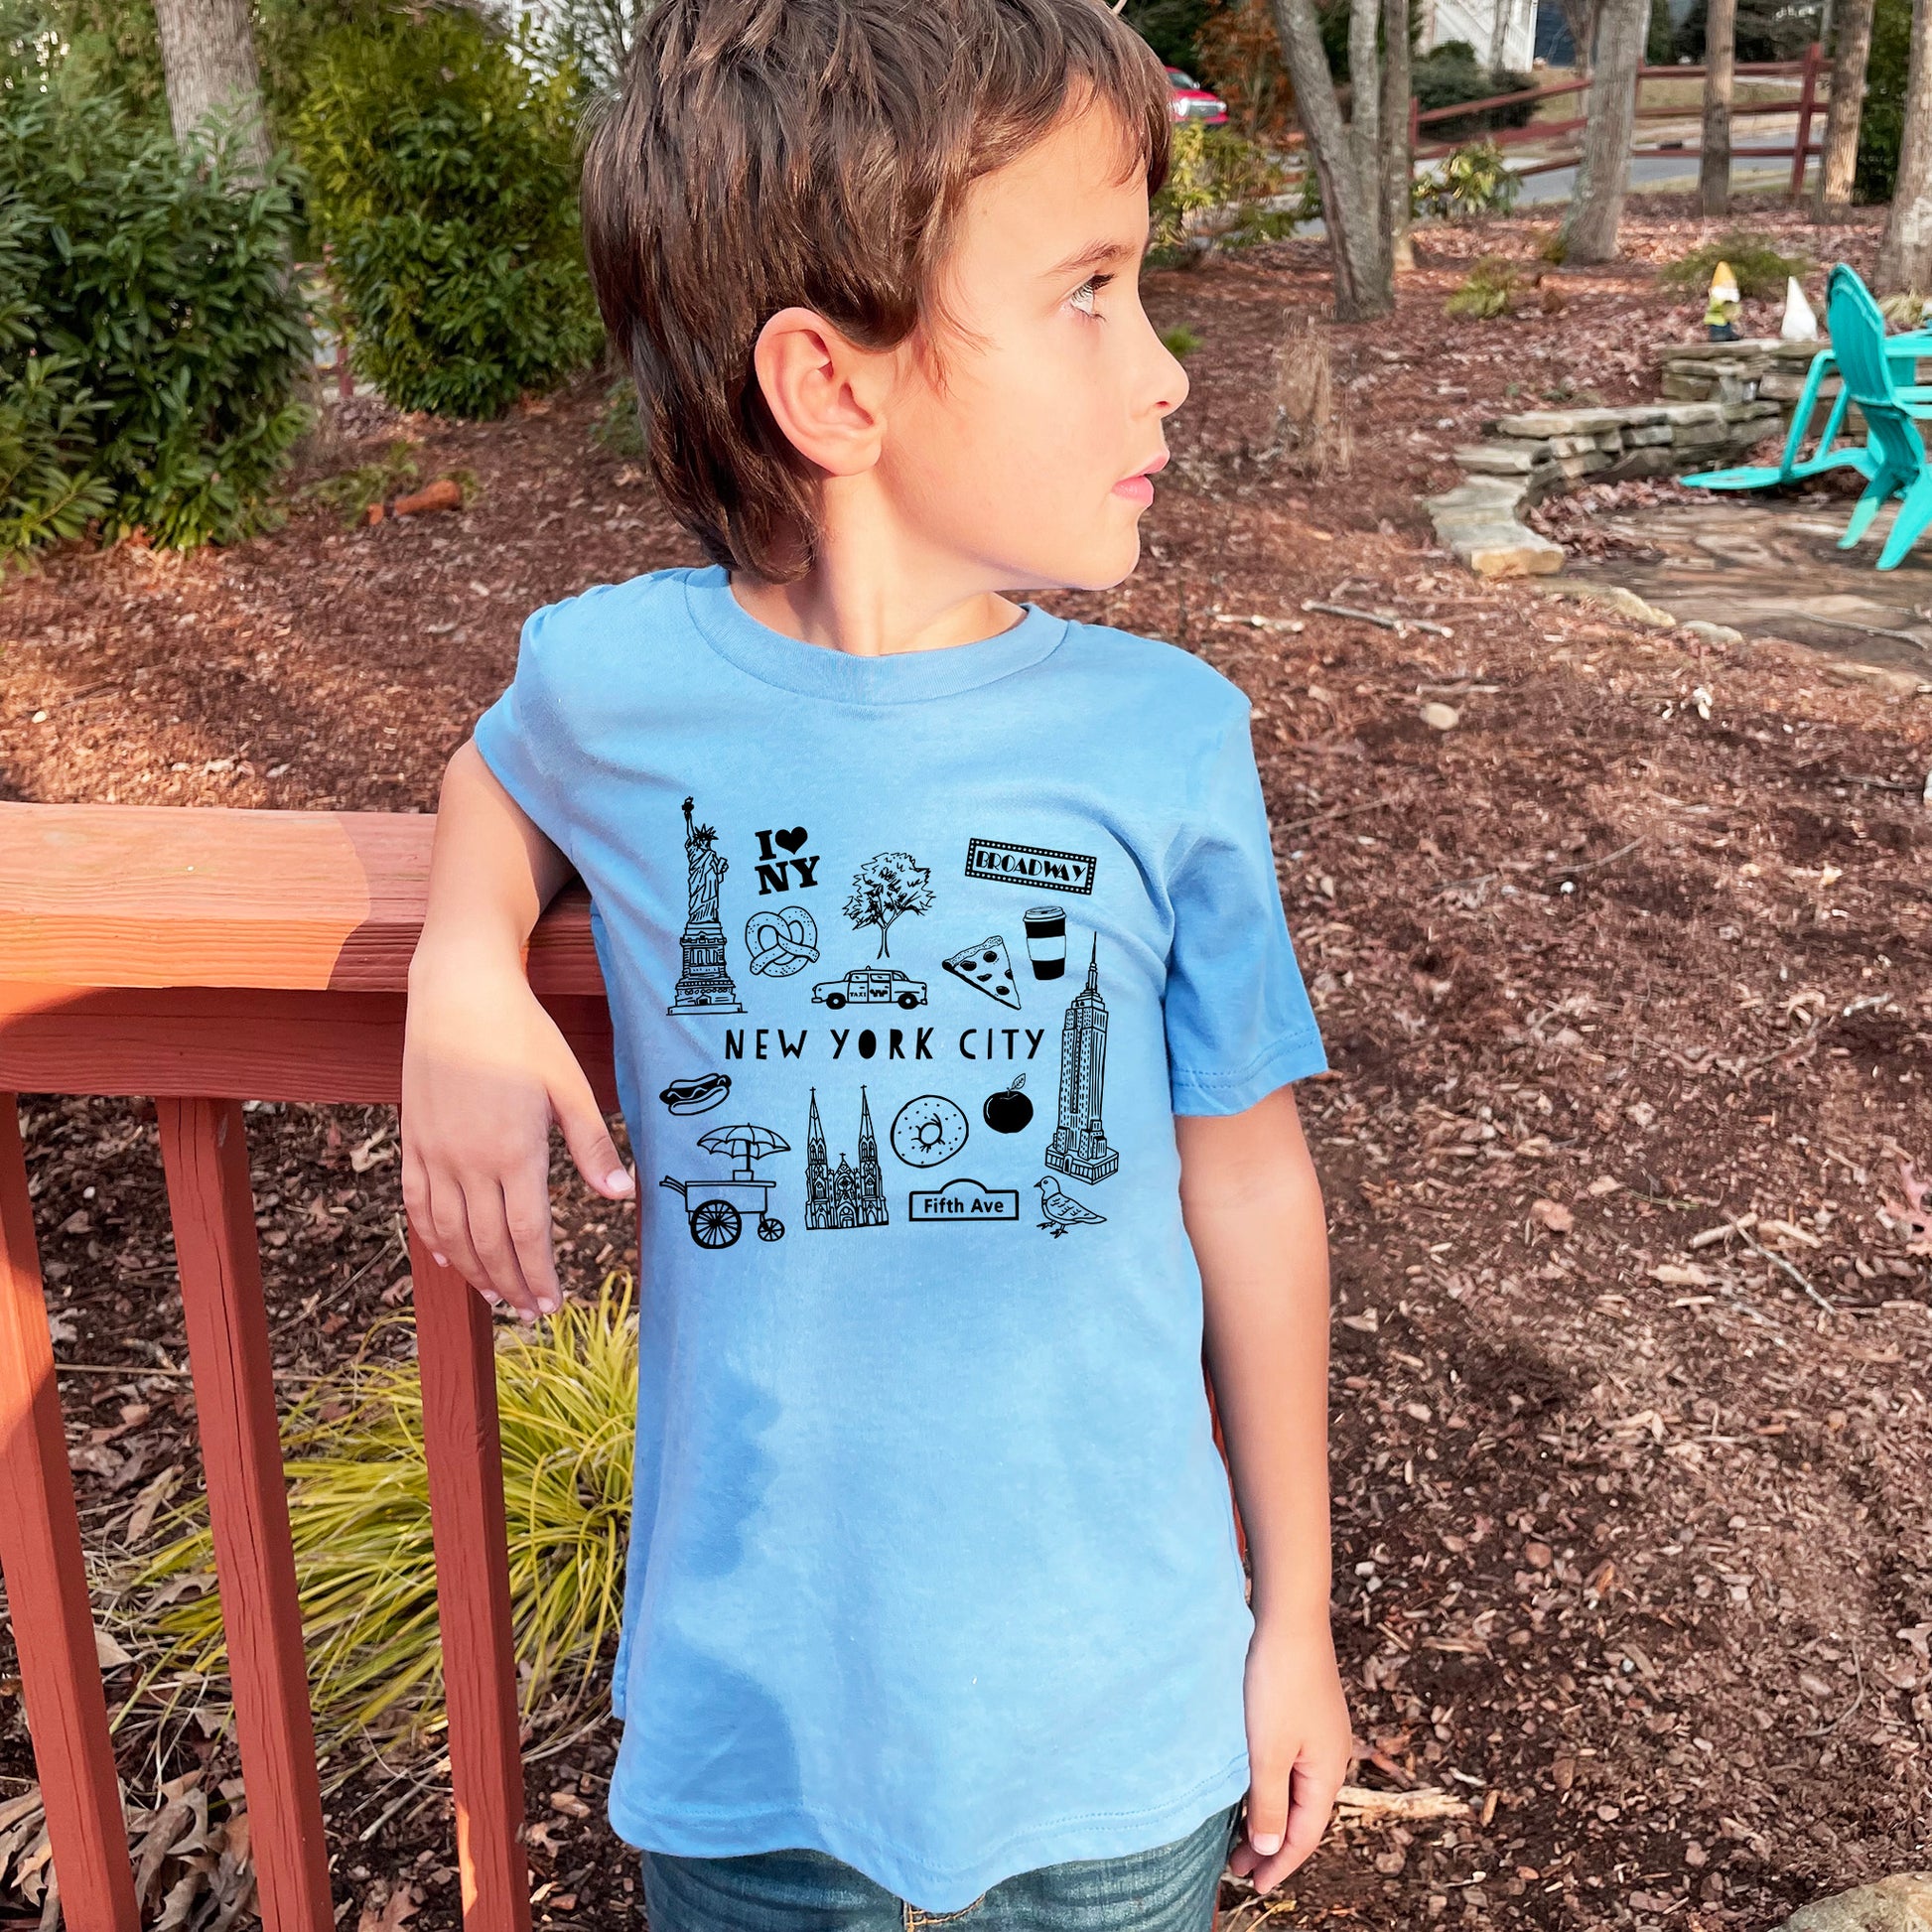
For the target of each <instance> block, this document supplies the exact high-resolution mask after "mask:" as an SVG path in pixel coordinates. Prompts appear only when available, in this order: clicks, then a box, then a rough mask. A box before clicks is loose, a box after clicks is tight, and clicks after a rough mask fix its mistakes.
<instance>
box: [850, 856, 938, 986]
mask: <svg viewBox="0 0 1932 1932" xmlns="http://www.w3.org/2000/svg"><path fill="white" fill-rule="evenodd" d="M931 904H932V868H931V867H930V866H922V865H920V864H918V863H917V862H916V861H915V860H914V859H913V857H912V855H911V853H909V852H881V853H878V854H876V855H875V856H874V857H872V858H870V859H868V860H867V861H866V863H865V864H864V865H863V866H861V867H860V868H859V870H858V871H857V872H855V873H854V874H853V875H852V897H850V898H848V899H847V900H846V902H845V916H846V917H847V918H848V919H850V920H851V921H852V923H853V925H854V926H855V927H856V928H857V929H858V930H859V931H861V932H863V931H864V930H865V929H866V927H867V926H869V925H876V926H877V927H878V928H879V957H880V958H881V959H885V958H887V957H889V954H888V950H887V945H886V940H887V936H888V935H889V934H890V933H891V931H892V928H893V921H894V920H895V919H897V918H898V917H900V916H901V915H902V914H904V913H906V912H923V911H925V910H926V909H927V908H928V907H929V906H930V905H931Z"/></svg>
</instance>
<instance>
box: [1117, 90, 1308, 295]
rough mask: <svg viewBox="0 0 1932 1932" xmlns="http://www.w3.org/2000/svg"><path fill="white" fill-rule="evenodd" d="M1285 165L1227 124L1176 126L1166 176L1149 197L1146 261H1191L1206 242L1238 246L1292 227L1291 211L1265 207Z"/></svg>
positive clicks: (1280, 185) (1277, 235) (1277, 187)
mask: <svg viewBox="0 0 1932 1932" xmlns="http://www.w3.org/2000/svg"><path fill="white" fill-rule="evenodd" d="M1287 179H1288V174H1287V170H1286V169H1285V168H1284V167H1283V166H1282V164H1281V163H1280V162H1279V161H1277V160H1276V159H1275V158H1274V156H1273V155H1271V154H1269V153H1268V152H1267V150H1266V149H1264V148H1261V147H1258V146H1257V145H1256V144H1255V143H1254V142H1252V141H1250V140H1248V139H1247V138H1246V137H1245V136H1244V135H1241V134H1237V133H1236V132H1235V131H1234V129H1233V128H1231V127H1201V126H1199V125H1198V124H1194V125H1189V126H1184V127H1177V128H1175V129H1174V131H1173V150H1172V159H1171V162H1170V165H1169V169H1168V179H1167V181H1166V183H1165V184H1164V185H1163V187H1162V189H1161V192H1160V193H1159V194H1158V195H1157V196H1155V198H1154V206H1153V227H1152V230H1151V233H1150V237H1149V244H1148V256H1149V265H1150V266H1151V267H1155V268H1162V267H1172V266H1173V265H1174V264H1175V263H1177V262H1183V261H1189V260H1198V259H1199V258H1200V255H1201V254H1202V253H1203V252H1204V251H1205V249H1206V248H1208V247H1221V248H1245V247H1248V246H1251V245H1252V244H1253V243H1255V242H1258V241H1278V240H1280V239H1281V237H1282V236H1283V235H1286V234H1290V233H1292V232H1293V231H1294V228H1295V223H1296V221H1297V219H1298V218H1300V217H1299V216H1298V213H1297V211H1296V210H1295V209H1294V208H1271V207H1267V206H1265V204H1267V203H1268V202H1270V201H1272V200H1274V199H1275V198H1276V197H1277V196H1279V195H1280V194H1281V193H1282V190H1283V187H1284V185H1285V183H1286V182H1287Z"/></svg>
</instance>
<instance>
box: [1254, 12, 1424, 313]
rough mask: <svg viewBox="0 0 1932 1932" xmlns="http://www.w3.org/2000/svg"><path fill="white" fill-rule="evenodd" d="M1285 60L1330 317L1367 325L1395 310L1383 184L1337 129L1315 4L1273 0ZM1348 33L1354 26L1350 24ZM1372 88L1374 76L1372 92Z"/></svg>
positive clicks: (1338, 114)
mask: <svg viewBox="0 0 1932 1932" xmlns="http://www.w3.org/2000/svg"><path fill="white" fill-rule="evenodd" d="M1270 4H1271V5H1272V7H1273V8H1274V13H1275V31H1276V32H1277V33H1278V34H1279V35H1280V36H1281V43H1282V59H1283V61H1284V63H1285V64H1286V66H1287V68H1288V74H1289V79H1290V80H1291V81H1292V82H1293V83H1294V86H1295V111H1296V112H1297V114H1298V115H1300V117H1301V121H1302V131H1303V133H1305V134H1306V135H1307V136H1308V143H1309V156H1310V159H1311V161H1312V162H1313V164H1314V172H1315V179H1316V180H1317V181H1318V182H1319V183H1320V184H1321V217H1322V219H1323V220H1324V221H1325V222H1326V223H1327V227H1328V253H1329V257H1330V259H1331V260H1332V261H1333V264H1334V275H1335V318H1336V320H1337V321H1339V322H1366V321H1368V320H1370V319H1371V318H1373V317H1375V316H1385V315H1387V314H1388V313H1389V311H1390V309H1392V308H1393V307H1394V306H1395V298H1394V294H1393V291H1392V289H1391V286H1390V284H1391V276H1390V271H1389V256H1388V250H1387V248H1386V247H1385V246H1384V245H1383V240H1382V218H1381V216H1382V209H1381V178H1380V175H1379V173H1378V172H1376V171H1374V170H1371V171H1370V173H1369V174H1368V175H1367V177H1366V178H1364V176H1363V175H1362V173H1361V171H1360V170H1359V169H1358V168H1357V167H1356V165H1355V155H1354V151H1353V147H1352V145H1351V142H1350V139H1349V133H1348V129H1347V128H1346V127H1345V126H1344V125H1343V124H1342V118H1341V105H1340V103H1339V102H1338V101H1337V100H1336V99H1335V88H1334V82H1333V80H1332V79H1331V78H1330V76H1329V73H1328V57H1327V56H1326V55H1325V54H1324V53H1323V52H1322V50H1321V30H1320V28H1319V27H1318V26H1316V24H1315V18H1314V6H1313V0H1270ZM1351 31H1352V22H1351ZM1374 85H1375V79H1374V69H1373V68H1371V69H1370V71H1369V87H1370V89H1371V91H1372V90H1373V88H1374Z"/></svg>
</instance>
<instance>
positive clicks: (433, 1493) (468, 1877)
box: [409, 1235, 530, 1932]
mask: <svg viewBox="0 0 1932 1932" xmlns="http://www.w3.org/2000/svg"><path fill="white" fill-rule="evenodd" d="M409 1266H410V1272H411V1275H412V1276H413V1278H414V1281H415V1289H416V1355H417V1365H418V1367H419V1369H420V1371H421V1373H422V1378H423V1449H424V1453H425V1455H426V1457H427V1458H428V1463H429V1507H430V1521H431V1525H432V1527H433V1529H434V1531H435V1537H436V1598H437V1610H438V1615H439V1617H440V1620H441V1623H442V1631H443V1687H444V1694H445V1696H446V1697H447V1699H448V1701H449V1712H450V1771H451V1783H452V1785H453V1787H454V1790H455V1796H456V1842H457V1863H458V1866H459V1868H460V1871H461V1874H462V1880H463V1923H464V1927H465V1932H530V1869H529V1862H528V1860H527V1859H526V1858H525V1856H524V1851H523V1761H522V1754H521V1751H520V1748H519V1744H518V1736H517V1716H516V1653H515V1645H514V1643H513V1641H512V1635H511V1628H510V1581H509V1552H508V1548H507V1545H506V1543H505V1538H504V1521H503V1449H502V1440H501V1438H500V1436H499V1435H498V1433H497V1422H496V1358H495V1349H494V1335H493V1333H492V1330H491V1323H490V1315H489V1311H488V1309H487V1307H486V1306H485V1305H484V1303H483V1298H482V1297H481V1296H480V1295H478V1294H477V1293H476V1292H475V1291H474V1290H473V1289H472V1288H471V1287H470V1285H469V1283H468V1282H466V1281H465V1280H464V1279H463V1277H462V1276H461V1275H459V1274H458V1273H457V1272H456V1271H455V1270H454V1269H451V1268H439V1267H438V1266H437V1264H436V1262H435V1261H434V1260H433V1259H432V1258H431V1256H430V1253H429V1250H428V1249H426V1248H424V1247H423V1246H422V1245H421V1244H420V1243H419V1242H418V1241H417V1240H416V1239H415V1237H414V1236H413V1235H412V1236H411V1238H410V1243H409Z"/></svg>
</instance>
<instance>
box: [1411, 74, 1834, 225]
mask: <svg viewBox="0 0 1932 1932" xmlns="http://www.w3.org/2000/svg"><path fill="white" fill-rule="evenodd" d="M1736 71H1737V74H1738V76H1739V78H1779V79H1788V80H1792V81H1795V82H1796V84H1797V89H1798V91H1797V95H1796V97H1795V98H1794V99H1791V100H1755V101H1741V102H1735V103H1733V104H1732V106H1731V109H1730V117H1731V119H1732V120H1738V119H1740V118H1744V117H1747V116H1750V115H1761V114H1796V115H1797V117H1798V124H1797V127H1796V129H1795V130H1794V133H1793V137H1792V139H1791V141H1790V143H1789V144H1788V145H1785V146H1780V147H1765V146H1761V145H1760V146H1756V147H1732V149H1731V151H1730V152H1731V155H1732V157H1733V159H1735V158H1739V157H1743V158H1752V157H1756V158H1768V159H1778V160H1782V159H1783V158H1784V157H1785V156H1787V155H1788V156H1789V157H1790V159H1791V195H1792V199H1793V200H1794V201H1795V200H1797V199H1798V198H1799V197H1801V196H1802V195H1803V194H1804V188H1805V163H1806V162H1807V161H1808V160H1809V159H1810V157H1811V156H1813V155H1815V154H1818V153H1821V152H1822V151H1823V145H1824V144H1823V143H1822V142H1821V141H1814V140H1813V139H1812V132H1811V130H1812V123H1813V121H1814V119H1815V118H1816V116H1817V112H1818V108H1819V105H1820V95H1819V81H1820V78H1821V77H1824V76H1827V75H1828V73H1829V64H1828V63H1827V62H1826V61H1825V58H1824V54H1823V51H1822V50H1821V49H1820V47H1819V45H1818V43H1817V42H1815V41H1814V42H1813V43H1812V44H1811V45H1810V46H1809V47H1807V48H1806V49H1805V51H1804V55H1803V57H1802V59H1799V60H1796V61H1763V62H1757V61H1752V62H1745V63H1743V64H1741V65H1740V66H1739V67H1738V68H1737V69H1736ZM1703 78H1704V69H1702V68H1652V67H1644V68H1639V69H1638V70H1637V119H1638V120H1639V121H1640V122H1641V121H1688V120H1698V119H1700V118H1701V115H1702V108H1701V107H1700V106H1698V105H1697V104H1695V103H1689V102H1687V103H1685V104H1684V105H1682V106H1677V107H1669V106H1652V107H1646V106H1645V105H1644V104H1643V87H1644V83H1645V81H1655V80H1702V79H1703ZM1589 86H1590V82H1589V81H1588V80H1587V79H1586V80H1557V81H1553V82H1551V84H1550V85H1548V86H1547V87H1526V88H1524V89H1523V90H1522V91H1521V92H1520V93H1513V94H1492V95H1490V96H1489V97H1488V98H1486V99H1483V100H1464V101H1457V102H1455V103H1454V104H1453V105H1451V106H1449V107H1432V108H1430V109H1428V110H1427V111H1426V112H1425V111H1424V109H1423V107H1422V103H1421V102H1420V101H1415V100H1412V101H1411V102H1410V103H1409V145H1410V151H1411V153H1413V154H1414V156H1415V158H1416V159H1417V160H1418V161H1435V160H1440V159H1441V158H1442V157H1443V156H1444V155H1447V154H1450V153H1453V152H1454V150H1455V149H1456V148H1457V147H1458V146H1460V145H1462V143H1461V142H1460V141H1448V140H1443V141H1437V142H1434V143H1431V142H1429V141H1428V140H1427V139H1426V138H1425V136H1424V132H1423V130H1424V129H1426V128H1429V127H1435V126H1440V125H1441V124H1443V123H1445V122H1449V121H1459V120H1466V119H1468V118H1470V117H1471V116H1473V115H1478V114H1483V113H1487V112H1491V111H1493V110H1494V109H1496V108H1499V107H1519V106H1522V105H1524V104H1525V103H1526V102H1528V103H1534V102H1538V101H1545V100H1557V99H1561V98H1562V97H1564V96H1565V95H1568V94H1578V93H1587V91H1588V89H1589ZM1587 125H1588V119H1587V116H1586V115H1578V116H1577V117H1576V118H1574V119H1572V120H1567V121H1534V120H1533V121H1530V122H1529V123H1527V124H1526V125H1525V126H1522V127H1502V128H1496V129H1494V130H1492V131H1491V132H1489V133H1486V134H1482V135H1475V136H1467V137H1464V138H1465V139H1476V140H1484V141H1493V142H1494V143H1495V144H1496V145H1497V146H1498V147H1500V148H1503V149H1505V150H1506V149H1509V148H1515V147H1529V146H1536V145H1540V144H1541V143H1543V142H1546V141H1557V140H1562V139H1563V138H1564V137H1565V136H1567V135H1572V134H1578V133H1581V132H1582V131H1583V129H1584V128H1585V127H1587ZM1701 152H1702V150H1701V149H1700V147H1699V146H1698V144H1697V143H1696V142H1690V143H1686V144H1685V145H1683V146H1680V147H1670V148H1642V147H1639V148H1633V149H1632V150H1631V156H1632V158H1633V159H1635V158H1637V157H1640V156H1643V155H1652V154H1671V155H1690V156H1695V155H1697V154H1699V153H1701ZM1578 159H1579V157H1578V156H1577V155H1576V154H1560V155H1551V156H1545V157H1544V158H1542V159H1540V160H1537V161H1531V162H1526V163H1522V164H1519V165H1518V166H1517V167H1516V168H1515V170H1514V172H1515V173H1517V174H1519V175H1538V174H1544V173H1547V172H1548V171H1549V170H1551V169H1553V168H1573V167H1575V166H1576V165H1577V162H1578Z"/></svg>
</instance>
